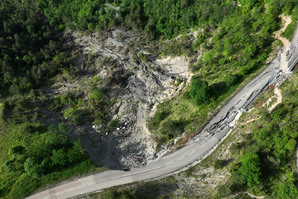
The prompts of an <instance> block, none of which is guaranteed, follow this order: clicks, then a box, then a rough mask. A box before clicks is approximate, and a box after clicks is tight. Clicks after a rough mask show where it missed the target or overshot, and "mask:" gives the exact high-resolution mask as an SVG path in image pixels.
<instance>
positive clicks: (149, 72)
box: [51, 29, 191, 169]
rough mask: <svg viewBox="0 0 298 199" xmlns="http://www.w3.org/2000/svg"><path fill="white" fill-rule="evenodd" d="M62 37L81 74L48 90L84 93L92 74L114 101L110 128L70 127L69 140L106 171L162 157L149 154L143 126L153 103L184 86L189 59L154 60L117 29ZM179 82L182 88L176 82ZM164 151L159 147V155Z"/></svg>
mask: <svg viewBox="0 0 298 199" xmlns="http://www.w3.org/2000/svg"><path fill="white" fill-rule="evenodd" d="M64 37H65V38H66V41H67V43H66V44H65V46H70V47H71V49H72V52H74V53H72V54H73V55H74V58H73V60H74V61H75V63H74V64H76V65H77V66H78V67H80V66H82V65H85V66H84V67H82V74H85V75H83V76H81V77H79V79H76V80H74V81H73V82H71V83H63V84H61V83H60V84H59V83H56V84H55V85H54V86H53V87H52V91H51V92H52V93H55V94H59V93H64V92H67V91H71V90H73V89H77V90H83V89H84V85H83V83H82V82H84V80H88V81H87V82H91V81H92V78H93V77H95V76H97V77H98V78H100V79H101V80H102V81H101V82H100V85H98V86H99V87H101V88H104V89H105V90H106V96H107V97H108V98H109V99H116V102H115V103H114V105H113V106H112V107H111V108H110V110H109V113H108V115H107V121H109V120H112V119H114V120H115V119H116V120H118V121H119V123H118V125H117V126H116V127H115V128H113V129H110V130H104V129H101V127H100V126H97V125H96V124H93V125H90V126H87V125H86V126H84V127H82V128H80V129H78V128H75V127H73V128H72V129H71V130H70V131H69V132H70V134H71V135H70V137H73V138H75V139H77V138H79V139H81V140H82V142H83V144H84V145H86V149H87V152H88V153H89V155H90V157H91V158H92V159H93V161H94V162H95V163H98V164H100V165H106V166H107V167H109V168H111V169H123V167H125V168H128V169H129V168H134V167H140V166H144V165H146V164H147V163H148V161H151V160H153V159H155V158H158V157H159V156H161V155H162V153H159V155H158V156H154V153H155V147H156V143H155V141H154V140H153V137H152V134H151V133H150V132H149V130H148V128H147V126H146V122H147V120H148V118H150V117H151V116H153V114H154V112H155V110H156V107H157V105H158V104H160V103H161V102H163V101H165V100H167V99H170V98H171V97H173V96H175V95H177V94H178V93H179V92H181V91H182V90H183V89H184V88H185V86H186V85H187V83H188V82H189V80H190V77H191V72H189V70H188V62H189V61H188V60H187V59H185V58H184V57H175V58H171V57H166V58H161V59H158V58H157V57H156V56H155V55H153V54H151V53H148V52H146V51H144V50H143V49H144V48H141V47H140V46H141V45H140V44H137V43H136V42H137V41H140V40H141V39H140V35H139V34H137V33H130V32H124V31H121V30H119V29H117V30H113V31H109V32H106V33H93V34H85V35H80V34H79V33H77V32H67V33H65V35H64ZM90 55H92V56H93V58H94V61H93V62H90V63H92V64H93V66H90V65H92V64H90V63H88V64H89V65H87V64H86V63H85V62H86V57H87V58H89V57H90ZM99 64H100V65H99ZM86 70H90V71H87V72H86ZM178 79H179V81H180V82H185V84H183V83H182V84H179V85H178V84H175V83H177V81H178ZM85 86H86V87H88V86H90V85H88V84H86V85H85ZM82 132H84V133H82ZM167 150H168V149H167V148H166V147H164V150H163V151H167Z"/></svg>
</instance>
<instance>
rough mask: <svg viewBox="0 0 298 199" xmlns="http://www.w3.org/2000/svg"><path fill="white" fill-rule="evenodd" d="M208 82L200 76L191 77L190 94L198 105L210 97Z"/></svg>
mask: <svg viewBox="0 0 298 199" xmlns="http://www.w3.org/2000/svg"><path fill="white" fill-rule="evenodd" d="M209 90H210V89H209V87H208V83H207V82H206V81H201V80H199V79H198V78H192V79H191V85H190V90H189V96H190V97H191V98H192V99H194V100H195V101H196V103H197V104H198V105H200V104H203V103H204V102H206V101H207V100H208V99H209V97H210V93H209V92H210V91H209Z"/></svg>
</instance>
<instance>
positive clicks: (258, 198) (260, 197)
mask: <svg viewBox="0 0 298 199" xmlns="http://www.w3.org/2000/svg"><path fill="white" fill-rule="evenodd" d="M244 193H245V194H247V195H249V196H250V197H251V198H257V199H262V198H265V196H255V195H252V194H251V193H248V192H246V191H244V192H238V193H235V194H233V195H230V196H229V197H228V198H233V197H235V196H238V195H240V194H244ZM228 198H223V199H228Z"/></svg>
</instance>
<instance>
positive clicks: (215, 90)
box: [209, 82, 229, 98]
mask: <svg viewBox="0 0 298 199" xmlns="http://www.w3.org/2000/svg"><path fill="white" fill-rule="evenodd" d="M209 89H210V95H211V96H212V97H215V98H218V97H219V96H221V95H223V94H225V93H226V92H227V91H228V89H229V88H228V87H227V86H226V84H225V82H218V83H214V84H212V85H211V86H210V87H209Z"/></svg>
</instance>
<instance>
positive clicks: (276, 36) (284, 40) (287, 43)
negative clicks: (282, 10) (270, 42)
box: [275, 14, 292, 48]
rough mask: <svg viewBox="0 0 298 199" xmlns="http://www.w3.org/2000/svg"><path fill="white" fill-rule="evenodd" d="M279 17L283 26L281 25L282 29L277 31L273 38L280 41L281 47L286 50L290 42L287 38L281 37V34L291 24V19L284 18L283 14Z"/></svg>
mask: <svg viewBox="0 0 298 199" xmlns="http://www.w3.org/2000/svg"><path fill="white" fill-rule="evenodd" d="M279 17H280V18H281V19H282V21H283V22H284V25H283V27H282V28H281V29H280V30H279V31H277V32H276V33H275V38H276V39H279V40H281V41H282V43H283V45H284V47H285V48H288V47H289V46H290V41H289V40H288V39H287V38H284V37H282V36H281V34H282V33H283V32H284V31H285V30H286V28H287V27H288V25H289V24H290V23H291V22H292V18H291V17H289V16H286V15H283V14H282V15H280V16H279Z"/></svg>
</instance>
